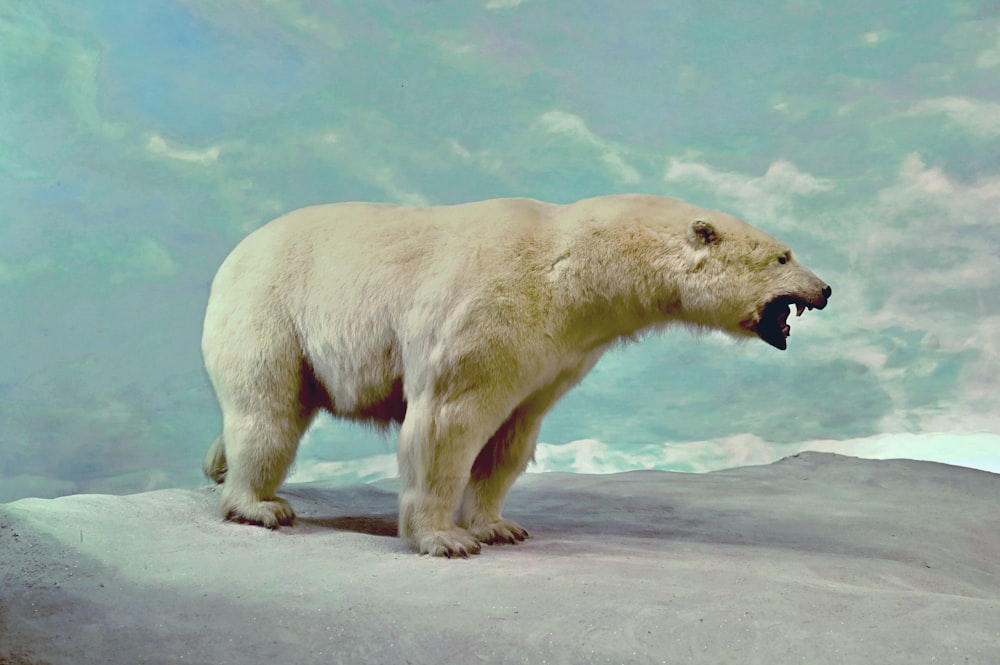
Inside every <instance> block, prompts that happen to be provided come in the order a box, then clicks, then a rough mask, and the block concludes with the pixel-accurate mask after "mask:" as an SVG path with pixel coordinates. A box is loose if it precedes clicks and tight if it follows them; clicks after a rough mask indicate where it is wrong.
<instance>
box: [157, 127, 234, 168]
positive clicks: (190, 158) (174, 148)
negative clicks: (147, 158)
mask: <svg viewBox="0 0 1000 665" xmlns="http://www.w3.org/2000/svg"><path fill="white" fill-rule="evenodd" d="M146 148H147V149H148V150H149V151H150V152H151V153H153V154H156V155H163V156H165V157H170V158H171V159H177V160H180V161H182V162H196V163H199V164H211V163H213V162H215V161H218V159H219V154H220V153H221V152H222V149H221V148H219V147H218V146H212V147H210V148H204V149H202V150H197V149H195V148H185V147H180V146H178V145H176V144H171V143H169V142H168V141H167V140H166V139H165V138H163V137H162V136H160V135H158V134H153V135H152V136H150V137H149V141H148V142H147V143H146Z"/></svg>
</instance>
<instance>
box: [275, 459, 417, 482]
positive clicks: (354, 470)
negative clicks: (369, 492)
mask: <svg viewBox="0 0 1000 665" xmlns="http://www.w3.org/2000/svg"><path fill="white" fill-rule="evenodd" d="M398 475H399V467H398V465H397V462H396V456H395V455H394V454H389V455H374V456H372V457H365V458H362V459H356V460H345V461H338V462H318V461H315V460H309V459H305V460H299V461H297V462H296V463H295V467H294V469H293V471H292V473H291V475H290V476H289V477H288V482H290V483H309V482H312V481H315V480H323V481H328V482H332V483H336V484H338V485H350V484H353V483H371V482H375V481H376V480H382V479H384V478H395V477H396V476H398Z"/></svg>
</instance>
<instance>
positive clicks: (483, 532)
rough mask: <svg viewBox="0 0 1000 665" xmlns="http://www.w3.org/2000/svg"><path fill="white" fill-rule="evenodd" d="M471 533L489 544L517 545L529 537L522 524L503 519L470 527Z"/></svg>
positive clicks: (480, 540)
mask: <svg viewBox="0 0 1000 665" xmlns="http://www.w3.org/2000/svg"><path fill="white" fill-rule="evenodd" d="M469 533H471V534H472V535H473V537H475V539H476V540H478V541H479V542H481V543H486V544H487V545H499V544H502V543H507V544H509V545H517V544H518V543H519V542H521V541H523V540H526V539H527V538H528V537H529V536H528V532H527V530H526V529H525V528H524V527H522V526H521V525H520V524H518V523H517V522H514V521H512V520H503V519H501V520H497V521H496V522H491V523H490V524H483V525H481V526H472V527H470V528H469Z"/></svg>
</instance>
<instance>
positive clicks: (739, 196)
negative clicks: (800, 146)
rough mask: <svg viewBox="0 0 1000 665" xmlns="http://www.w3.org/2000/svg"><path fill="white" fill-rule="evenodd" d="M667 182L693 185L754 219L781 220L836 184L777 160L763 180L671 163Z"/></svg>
mask: <svg viewBox="0 0 1000 665" xmlns="http://www.w3.org/2000/svg"><path fill="white" fill-rule="evenodd" d="M664 180H666V181H667V182H681V183H690V184H694V185H696V186H699V187H703V188H705V189H707V190H709V191H711V192H713V193H714V194H715V195H716V196H718V197H719V198H720V199H723V200H725V201H728V202H731V203H733V204H735V205H736V206H737V207H738V208H739V210H740V214H742V215H745V216H747V217H750V218H752V219H769V220H775V221H776V220H778V219H780V218H781V217H782V216H783V215H784V214H785V213H787V212H788V211H789V210H790V209H791V207H792V205H793V203H794V200H795V199H796V198H799V197H804V196H810V195H812V194H816V193H819V192H825V191H828V190H830V189H833V187H834V184H833V181H831V180H827V179H826V178H817V177H816V176H813V175H810V174H808V173H803V172H802V171H800V170H799V169H798V168H797V167H796V166H795V165H794V164H792V163H791V162H788V161H785V160H778V161H776V162H774V163H772V164H771V166H770V167H768V169H767V172H766V173H765V174H764V175H763V176H756V177H755V176H749V175H745V174H742V173H731V172H727V171H717V170H715V169H713V168H712V167H711V166H709V165H708V164H703V163H700V162H691V161H683V160H680V159H671V160H670V164H669V166H668V168H667V172H666V173H665V174H664Z"/></svg>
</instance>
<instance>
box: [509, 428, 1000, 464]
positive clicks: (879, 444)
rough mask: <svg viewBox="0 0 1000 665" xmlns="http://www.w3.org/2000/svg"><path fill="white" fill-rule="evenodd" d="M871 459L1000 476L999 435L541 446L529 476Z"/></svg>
mask: <svg viewBox="0 0 1000 665" xmlns="http://www.w3.org/2000/svg"><path fill="white" fill-rule="evenodd" d="M809 450H812V451H817V452H828V453H837V454H840V455H849V456H853V457H863V458H867V459H896V458H901V459H916V460H924V461H930V462H940V463H943V464H954V465H957V466H967V467H971V468H974V469H982V470H984V471H991V472H994V473H1000V434H990V433H983V432H935V433H898V434H879V435H876V436H872V437H865V438H860V439H849V440H844V441H833V440H828V441H809V442H805V443H791V444H788V443H773V442H769V441H765V440H763V439H761V438H759V437H757V436H754V435H752V434H740V435H737V436H731V437H726V438H723V439H716V440H711V441H691V442H684V443H663V444H657V445H642V446H629V445H621V444H609V443H604V442H602V441H598V440H595V439H581V440H579V441H572V442H570V443H566V444H561V445H552V444H546V443H540V444H539V445H538V450H537V451H536V453H535V463H534V464H532V465H531V466H529V467H528V472H529V473H546V472H552V471H561V472H571V473H594V474H606V473H620V472H623V471H632V470H636V469H656V470H662V471H684V472H692V473H706V472H709V471H718V470H721V469H731V468H735V467H741V466H755V465H760V464H770V463H772V462H775V461H777V460H779V459H782V458H784V457H787V456H789V455H794V454H795V453H799V452H804V451H809Z"/></svg>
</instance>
